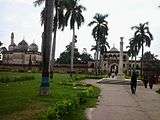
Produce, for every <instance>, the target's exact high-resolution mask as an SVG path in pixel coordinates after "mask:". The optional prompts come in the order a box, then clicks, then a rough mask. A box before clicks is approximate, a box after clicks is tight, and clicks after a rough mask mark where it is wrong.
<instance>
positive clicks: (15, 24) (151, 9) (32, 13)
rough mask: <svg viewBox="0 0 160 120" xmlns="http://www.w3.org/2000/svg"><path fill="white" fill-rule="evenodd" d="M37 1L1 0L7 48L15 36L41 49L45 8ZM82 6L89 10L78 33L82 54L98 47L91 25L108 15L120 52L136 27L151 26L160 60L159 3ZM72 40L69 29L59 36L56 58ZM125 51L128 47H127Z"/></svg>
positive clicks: (100, 1)
mask: <svg viewBox="0 0 160 120" xmlns="http://www.w3.org/2000/svg"><path fill="white" fill-rule="evenodd" d="M33 1H34V0H0V41H2V42H3V43H4V46H6V47H8V45H9V44H10V34H11V32H14V34H15V43H16V44H18V43H19V42H20V41H21V40H22V39H23V38H24V39H25V40H26V41H27V42H28V44H31V43H32V42H33V41H34V42H35V43H36V44H38V46H39V50H40V47H41V33H42V31H43V27H41V25H40V12H41V10H42V8H43V7H36V8H35V7H34V6H33ZM80 4H82V5H83V6H85V7H86V8H87V10H86V11H85V12H84V17H85V23H84V24H83V26H82V27H81V28H80V29H79V30H76V34H77V36H78V38H77V39H78V42H77V44H76V46H77V47H78V48H79V51H80V52H81V51H82V50H83V48H87V52H89V53H91V54H92V55H93V52H91V51H90V49H91V45H94V44H95V42H94V39H93V38H92V36H91V31H92V27H88V23H89V22H90V21H92V20H93V16H94V15H95V13H102V14H108V15H109V16H108V18H107V19H106V20H107V21H108V26H109V36H108V42H109V44H110V46H111V47H113V44H114V45H115V47H116V48H118V49H119V42H120V37H121V36H123V37H124V46H127V45H128V39H129V38H131V37H132V36H133V31H132V30H131V27H132V26H135V25H138V24H139V23H144V22H147V21H148V22H149V27H150V31H151V33H152V34H153V36H154V40H153V41H152V44H151V47H150V48H149V49H148V48H146V49H145V50H146V51H147V50H150V51H151V52H152V53H154V54H156V55H159V58H160V49H159V48H160V22H159V21H160V8H158V7H157V6H158V5H159V4H160V2H159V1H158V0H81V1H80ZM71 40H72V31H70V29H69V28H67V29H65V30H64V31H63V32H61V31H60V32H58V36H57V46H56V57H58V56H59V54H60V53H61V52H62V51H64V50H65V46H66V45H67V44H68V43H69V42H70V41H71ZM124 49H125V47H124Z"/></svg>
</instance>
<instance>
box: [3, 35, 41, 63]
mask: <svg viewBox="0 0 160 120" xmlns="http://www.w3.org/2000/svg"><path fill="white" fill-rule="evenodd" d="M1 55H2V63H3V64H12V65H13V64H19V65H29V64H32V65H38V64H40V62H41V61H42V55H41V53H40V52H38V46H37V45H36V44H35V43H32V44H31V45H28V44H27V42H26V41H25V40H24V39H23V40H22V41H21V42H20V43H18V45H16V44H15V42H14V33H11V44H10V45H9V46H8V50H7V49H6V48H3V50H1Z"/></svg>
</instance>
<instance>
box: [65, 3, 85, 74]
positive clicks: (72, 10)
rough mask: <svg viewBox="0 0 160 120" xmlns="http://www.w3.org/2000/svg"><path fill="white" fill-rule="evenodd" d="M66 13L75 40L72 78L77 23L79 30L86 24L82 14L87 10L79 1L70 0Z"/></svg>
mask: <svg viewBox="0 0 160 120" xmlns="http://www.w3.org/2000/svg"><path fill="white" fill-rule="evenodd" d="M66 10H67V11H66V13H65V25H66V26H67V25H68V22H69V23H70V29H71V30H73V38H72V45H71V46H72V47H71V48H72V49H71V76H72V72H73V60H74V46H75V45H74V44H75V43H74V40H75V23H77V28H78V29H79V28H80V26H81V24H82V23H84V17H83V15H82V12H83V11H84V10H86V8H85V7H83V6H82V5H79V4H78V0H69V2H68V4H66Z"/></svg>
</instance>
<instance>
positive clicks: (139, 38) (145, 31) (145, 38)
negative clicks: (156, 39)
mask: <svg viewBox="0 0 160 120" xmlns="http://www.w3.org/2000/svg"><path fill="white" fill-rule="evenodd" d="M131 29H135V30H136V31H135V33H134V38H135V40H136V44H137V46H138V49H140V48H142V59H141V77H142V75H143V53H144V44H145V46H148V47H150V45H151V40H153V36H152V34H151V33H150V31H149V27H148V22H146V23H143V24H142V23H140V24H139V26H133V27H132V28H131Z"/></svg>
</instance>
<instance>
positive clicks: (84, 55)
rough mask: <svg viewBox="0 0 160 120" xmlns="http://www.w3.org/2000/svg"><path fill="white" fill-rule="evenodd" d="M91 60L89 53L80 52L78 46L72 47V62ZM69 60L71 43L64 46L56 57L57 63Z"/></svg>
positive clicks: (68, 62) (78, 62) (67, 62)
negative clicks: (63, 49) (64, 48)
mask: <svg viewBox="0 0 160 120" xmlns="http://www.w3.org/2000/svg"><path fill="white" fill-rule="evenodd" d="M88 61H92V58H91V55H90V54H88V53H82V54H80V53H79V51H78V48H74V64H80V63H87V62H88ZM70 62H71V43H70V44H69V45H67V46H66V50H65V51H64V52H62V53H61V54H60V56H59V58H57V61H56V63H58V64H70Z"/></svg>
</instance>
